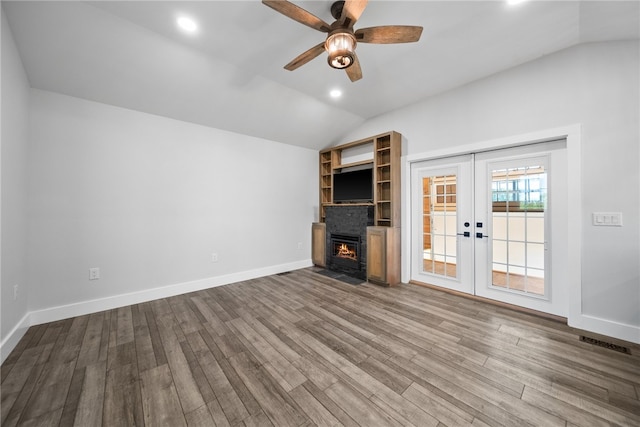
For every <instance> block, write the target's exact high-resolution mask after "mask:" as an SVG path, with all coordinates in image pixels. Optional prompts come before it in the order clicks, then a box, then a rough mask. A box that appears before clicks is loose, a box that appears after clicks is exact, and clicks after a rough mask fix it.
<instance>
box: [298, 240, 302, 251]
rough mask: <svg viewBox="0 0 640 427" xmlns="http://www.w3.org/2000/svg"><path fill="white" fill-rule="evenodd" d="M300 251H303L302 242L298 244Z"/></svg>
mask: <svg viewBox="0 0 640 427" xmlns="http://www.w3.org/2000/svg"><path fill="white" fill-rule="evenodd" d="M298 250H302V242H298Z"/></svg>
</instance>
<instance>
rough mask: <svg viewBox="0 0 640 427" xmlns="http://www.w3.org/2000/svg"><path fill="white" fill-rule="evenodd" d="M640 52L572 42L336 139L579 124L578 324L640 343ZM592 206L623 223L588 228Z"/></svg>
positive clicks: (449, 143)
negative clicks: (621, 332) (615, 214)
mask: <svg viewBox="0 0 640 427" xmlns="http://www.w3.org/2000/svg"><path fill="white" fill-rule="evenodd" d="M639 56H640V54H639V44H638V42H637V41H623V42H608V43H597V44H585V45H580V46H577V47H573V48H570V49H567V50H564V51H561V52H558V53H555V54H552V55H549V56H546V57H543V58H540V59H538V60H536V61H533V62H530V63H527V64H524V65H522V66H519V67H515V68H513V69H510V70H507V71H505V72H502V73H499V74H496V75H493V76H490V77H488V78H486V79H483V80H480V81H477V82H474V83H472V84H469V85H466V86H463V87H460V88H458V89H455V90H452V91H449V92H446V93H443V94H441V95H438V96H434V97H432V98H429V99H427V100H425V101H423V102H420V103H418V104H415V105H412V106H409V107H406V108H403V109H400V110H396V111H394V112H392V113H390V114H386V115H383V116H380V117H377V118H374V119H372V120H369V121H368V122H366V123H365V124H363V125H362V126H361V127H359V128H357V129H355V130H354V131H353V132H351V133H350V134H349V135H346V136H344V138H343V140H342V141H339V142H345V141H350V140H355V139H361V138H364V137H366V136H368V135H376V134H379V133H381V132H386V131H389V130H396V131H398V132H400V133H402V134H403V136H404V138H405V140H406V144H405V146H404V147H403V148H404V149H405V151H404V154H405V155H412V156H413V157H414V158H415V157H416V156H420V155H421V154H424V155H425V157H428V155H429V153H432V152H434V151H436V150H438V151H441V150H445V149H448V148H451V147H456V146H464V145H470V144H475V143H479V142H483V141H489V140H494V139H499V138H504V137H509V136H513V135H522V134H528V133H535V132H539V131H541V130H546V129H552V128H556V127H563V126H568V125H574V124H580V125H581V129H582V131H581V146H580V153H581V159H579V162H580V163H579V164H580V168H581V170H582V177H581V181H580V182H581V188H582V206H581V208H580V210H579V211H580V212H581V218H580V220H581V221H582V233H581V241H582V258H581V265H582V268H581V270H582V271H581V273H582V285H581V289H580V291H581V295H582V300H581V301H580V302H579V303H578V306H579V307H580V308H581V310H582V313H581V316H582V317H581V318H582V320H583V321H582V322H578V323H579V326H581V327H583V328H586V329H598V331H599V332H605V333H606V332H609V333H611V334H613V333H615V330H616V328H617V327H618V326H619V327H621V328H622V329H624V330H626V331H632V332H631V334H632V336H629V334H627V335H625V338H626V339H632V340H634V341H636V342H640V308H639V307H640V266H639V263H638V260H639V259H640V231H639V226H640V221H639V220H638V218H639V216H640V212H639V208H640V200H639V194H640V191H639V188H638V187H639V186H640V175H639V172H638V170H639V168H638V159H639V157H640V153H639V147H640V144H639V140H640V130H639V126H640V124H639V117H640V102H639V101H640V98H639V95H640V83H639V80H640V65H639V63H640V61H639ZM408 206H409V205H408V201H407V200H404V201H403V209H407V207H408ZM597 211H605V212H608V211H613V212H622V213H623V217H624V227H621V228H616V227H594V226H592V225H591V213H592V212H597ZM405 258H408V257H405ZM573 297H574V298H575V296H573Z"/></svg>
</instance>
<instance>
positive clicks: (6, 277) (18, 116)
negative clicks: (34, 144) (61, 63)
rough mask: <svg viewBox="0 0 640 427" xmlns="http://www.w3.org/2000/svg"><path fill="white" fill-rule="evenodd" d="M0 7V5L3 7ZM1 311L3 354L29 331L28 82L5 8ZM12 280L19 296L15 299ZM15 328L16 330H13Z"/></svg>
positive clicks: (3, 20)
mask: <svg viewBox="0 0 640 427" xmlns="http://www.w3.org/2000/svg"><path fill="white" fill-rule="evenodd" d="M0 10H1V9H0ZM1 49H2V97H1V98H2V140H1V143H0V157H1V158H2V163H1V166H0V167H1V178H0V180H1V181H2V190H1V191H2V196H1V206H2V208H1V214H0V216H1V218H2V225H1V236H2V237H1V245H2V250H1V254H0V259H1V260H2V261H1V264H2V265H1V267H0V270H1V279H0V280H1V282H0V283H1V285H0V300H1V303H0V304H1V307H2V309H1V313H2V314H1V315H0V324H1V328H0V330H1V332H0V342H1V343H2V350H3V351H2V356H3V357H2V360H4V357H5V356H6V354H5V351H4V350H5V348H10V347H13V346H14V345H15V344H16V343H17V341H18V340H19V339H20V337H21V336H22V335H23V334H24V332H26V326H25V325H24V322H22V320H23V318H24V317H25V315H26V314H27V288H28V282H27V261H26V258H27V246H26V236H27V220H26V218H27V214H26V213H27V199H26V194H27V191H26V190H27V180H28V178H27V139H28V119H29V109H28V107H29V105H28V102H29V82H28V81H27V77H26V73H25V71H24V68H23V67H22V62H21V61H20V56H19V55H18V51H17V49H16V45H15V43H14V41H13V37H12V35H11V31H10V30H9V25H7V21H6V18H5V16H4V13H2V48H1ZM14 285H18V298H17V299H16V300H15V301H14V299H13V291H14ZM12 332H13V333H12Z"/></svg>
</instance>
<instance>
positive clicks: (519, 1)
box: [507, 0, 527, 6]
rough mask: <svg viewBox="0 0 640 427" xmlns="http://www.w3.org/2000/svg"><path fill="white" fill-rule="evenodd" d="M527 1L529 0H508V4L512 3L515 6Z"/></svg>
mask: <svg viewBox="0 0 640 427" xmlns="http://www.w3.org/2000/svg"><path fill="white" fill-rule="evenodd" d="M525 1H527V0H507V4H510V5H512V6H513V5H516V4H520V3H524V2H525Z"/></svg>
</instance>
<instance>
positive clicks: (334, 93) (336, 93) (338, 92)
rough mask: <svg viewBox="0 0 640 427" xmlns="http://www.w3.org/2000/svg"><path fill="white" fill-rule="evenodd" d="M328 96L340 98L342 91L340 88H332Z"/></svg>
mask: <svg viewBox="0 0 640 427" xmlns="http://www.w3.org/2000/svg"><path fill="white" fill-rule="evenodd" d="M329 96H330V97H332V98H340V97H341V96H342V91H341V90H340V89H333V90H331V92H329Z"/></svg>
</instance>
